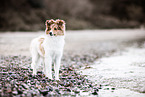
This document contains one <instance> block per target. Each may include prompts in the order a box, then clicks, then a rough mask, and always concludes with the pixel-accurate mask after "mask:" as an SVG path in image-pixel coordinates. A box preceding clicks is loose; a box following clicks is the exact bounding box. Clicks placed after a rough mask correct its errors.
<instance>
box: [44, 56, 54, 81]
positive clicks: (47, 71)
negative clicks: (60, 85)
mask: <svg viewBox="0 0 145 97" xmlns="http://www.w3.org/2000/svg"><path fill="white" fill-rule="evenodd" d="M44 68H45V69H44V71H45V75H46V77H48V78H49V79H52V58H51V57H50V56H46V57H45V67H44Z"/></svg>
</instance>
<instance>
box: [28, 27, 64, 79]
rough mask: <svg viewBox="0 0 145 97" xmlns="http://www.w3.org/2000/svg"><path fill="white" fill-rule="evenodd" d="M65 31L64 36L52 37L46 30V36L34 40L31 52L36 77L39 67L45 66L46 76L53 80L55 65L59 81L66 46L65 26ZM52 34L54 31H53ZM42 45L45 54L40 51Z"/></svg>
mask: <svg viewBox="0 0 145 97" xmlns="http://www.w3.org/2000/svg"><path fill="white" fill-rule="evenodd" d="M63 30H64V35H62V36H50V35H49V34H46V31H47V29H46V30H45V35H43V36H40V37H37V38H35V39H33V40H32V42H31V45H30V52H31V55H32V63H31V68H32V69H33V74H34V75H35V74H36V72H37V68H38V66H39V65H41V64H43V72H44V74H45V75H46V77H48V78H49V79H52V64H53V63H54V70H55V80H59V68H60V62H61V58H62V55H63V48H64V44H65V40H64V39H65V26H64V27H63ZM51 32H53V31H52V30H51ZM41 39H42V40H41ZM40 41H42V42H40ZM41 43H42V44H41ZM40 44H41V46H42V48H43V49H44V51H45V53H44V52H42V50H41V49H40Z"/></svg>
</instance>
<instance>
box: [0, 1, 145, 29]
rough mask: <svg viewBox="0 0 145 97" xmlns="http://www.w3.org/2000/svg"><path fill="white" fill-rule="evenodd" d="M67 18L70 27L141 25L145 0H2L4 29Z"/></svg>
mask: <svg viewBox="0 0 145 97" xmlns="http://www.w3.org/2000/svg"><path fill="white" fill-rule="evenodd" d="M58 18H59V19H64V20H65V21H66V23H67V29H68V30H79V29H112V28H139V27H144V25H145V0H1V1H0V31H37V30H44V29H45V25H44V23H45V20H47V19H58Z"/></svg>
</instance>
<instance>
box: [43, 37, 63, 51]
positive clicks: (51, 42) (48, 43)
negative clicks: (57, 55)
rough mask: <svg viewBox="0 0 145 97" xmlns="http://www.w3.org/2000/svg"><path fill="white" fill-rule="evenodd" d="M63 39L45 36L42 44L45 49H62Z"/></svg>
mask: <svg viewBox="0 0 145 97" xmlns="http://www.w3.org/2000/svg"><path fill="white" fill-rule="evenodd" d="M64 44H65V41H64V37H63V36H62V37H55V36H54V37H47V38H45V40H44V43H43V46H44V49H45V51H48V50H53V51H62V50H63V47H64Z"/></svg>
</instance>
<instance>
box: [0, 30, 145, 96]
mask: <svg viewBox="0 0 145 97" xmlns="http://www.w3.org/2000/svg"><path fill="white" fill-rule="evenodd" d="M41 34H44V32H43V31H39V32H21V33H20V32H6V33H0V55H4V56H7V55H22V56H30V52H29V45H30V42H31V40H32V39H33V38H34V37H37V36H39V35H41ZM144 40H145V30H144V29H110V30H77V31H66V45H65V48H64V55H68V54H90V53H93V52H94V51H95V52H97V53H96V54H97V56H99V57H98V59H96V60H95V61H94V64H90V67H91V69H84V68H85V67H82V68H81V69H79V70H80V71H81V72H82V74H83V75H87V76H88V77H89V78H90V79H91V80H92V81H95V82H96V83H100V84H105V87H104V90H105V91H100V96H99V97H106V96H108V95H111V96H110V97H144V96H145V94H143V93H144V91H145V87H144V86H145V83H144V82H143V81H144V78H145V76H144V75H142V76H139V74H140V73H144V72H140V73H138V72H139V71H143V69H144V66H142V67H141V68H142V69H141V68H139V65H141V64H144V63H145V60H144V59H143V57H144V56H145V54H144V55H142V56H141V57H142V59H141V60H140V55H141V54H143V53H144V52H145V50H144V47H142V48H140V47H139V46H140V43H141V44H143V43H144ZM132 49H133V50H132ZM138 49H139V50H138ZM110 52H111V53H110ZM112 54H113V55H112ZM127 55H128V56H133V55H134V57H136V58H135V59H137V60H136V61H131V62H133V63H135V62H137V63H136V64H137V65H134V66H135V68H133V69H131V70H130V64H132V63H128V61H124V60H125V59H126V58H128V59H129V61H130V60H135V59H134V58H132V57H126V56H127ZM130 58H132V59H130ZM112 60H113V61H112ZM114 60H118V61H117V62H118V64H120V65H118V66H121V65H122V64H123V66H121V67H117V66H116V64H117V63H116V61H114ZM119 61H121V62H119ZM138 64H139V65H138ZM132 65H133V64H132ZM126 66H128V69H123V68H124V67H126ZM111 67H114V68H111ZM99 68H100V69H99ZM118 68H121V69H118ZM108 69H109V70H110V69H111V70H110V71H109V70H108ZM93 70H94V72H93V73H92V71H93ZM117 70H118V72H117ZM128 70H129V71H128ZM86 71H87V72H86ZM95 71H96V72H95ZM122 71H123V72H124V73H120V72H122ZM128 72H129V73H128ZM132 72H133V73H132ZM114 74H120V75H116V76H113V75H114ZM121 74H125V75H121ZM132 74H133V75H134V76H133V77H132V76H131V75H132ZM128 76H130V77H128ZM128 78H130V79H129V80H128ZM140 79H142V80H140ZM106 84H109V88H112V87H115V88H116V90H115V91H113V92H112V91H106V89H109V88H107V86H108V85H106ZM129 84H130V85H129ZM131 84H134V85H131ZM135 88H136V89H135ZM132 90H133V91H132ZM125 92H126V93H125ZM140 92H142V93H140ZM124 94H125V95H124Z"/></svg>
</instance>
